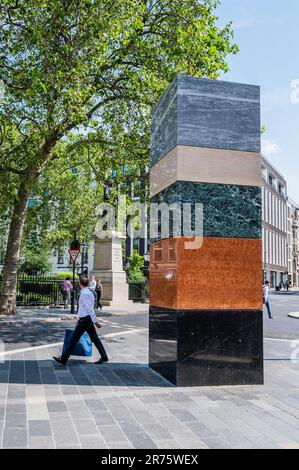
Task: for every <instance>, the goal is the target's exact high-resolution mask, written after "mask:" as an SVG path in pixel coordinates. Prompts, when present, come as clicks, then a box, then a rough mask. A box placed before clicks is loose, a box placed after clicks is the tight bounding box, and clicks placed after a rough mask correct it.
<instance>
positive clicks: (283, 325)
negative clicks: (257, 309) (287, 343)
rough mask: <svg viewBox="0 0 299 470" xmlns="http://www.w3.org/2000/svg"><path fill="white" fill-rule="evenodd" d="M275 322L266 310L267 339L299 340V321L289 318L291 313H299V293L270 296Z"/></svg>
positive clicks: (265, 330) (265, 331) (265, 326)
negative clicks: (270, 318)
mask: <svg viewBox="0 0 299 470" xmlns="http://www.w3.org/2000/svg"><path fill="white" fill-rule="evenodd" d="M270 303H271V309H272V313H273V316H274V317H275V319H274V320H269V319H268V316H267V313H266V309H265V313H264V336H265V338H279V339H298V340H299V320H296V319H295V318H290V317H288V314H289V313H291V312H299V293H296V294H274V293H272V294H271V296H270Z"/></svg>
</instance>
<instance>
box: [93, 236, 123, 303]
mask: <svg viewBox="0 0 299 470" xmlns="http://www.w3.org/2000/svg"><path fill="white" fill-rule="evenodd" d="M123 238H125V237H124V236H123V235H121V234H120V233H117V232H112V233H110V235H109V237H107V238H98V237H96V238H95V247H94V262H93V270H92V274H94V275H95V276H96V277H100V278H101V281H102V285H103V304H104V305H110V306H113V305H124V304H128V303H129V300H128V299H129V289H128V284H127V280H126V273H125V271H124V269H123V258H122V239H123Z"/></svg>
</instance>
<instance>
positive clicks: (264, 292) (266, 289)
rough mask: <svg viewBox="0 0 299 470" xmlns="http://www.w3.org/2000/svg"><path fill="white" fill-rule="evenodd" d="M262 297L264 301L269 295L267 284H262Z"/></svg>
mask: <svg viewBox="0 0 299 470" xmlns="http://www.w3.org/2000/svg"><path fill="white" fill-rule="evenodd" d="M263 297H265V302H267V301H268V297H269V286H267V284H265V285H264V286H263Z"/></svg>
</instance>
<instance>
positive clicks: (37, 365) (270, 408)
mask: <svg viewBox="0 0 299 470" xmlns="http://www.w3.org/2000/svg"><path fill="white" fill-rule="evenodd" d="M271 299H272V304H273V310H274V313H275V316H276V319H277V321H276V320H273V321H270V320H268V319H267V318H266V316H265V336H266V338H265V385H264V386H244V387H242V386H238V387H220V388H216V387H205V388H175V387H174V386H172V385H171V384H170V383H169V382H167V381H166V380H164V379H162V378H161V377H160V376H159V375H157V374H156V373H155V372H153V371H152V370H151V369H149V368H148V366H147V343H148V330H147V321H148V318H147V306H146V305H136V306H134V307H132V308H131V311H130V312H129V315H127V316H126V315H125V314H124V312H121V311H119V312H117V311H116V312H114V315H112V316H104V317H103V318H102V319H101V322H102V323H103V330H102V334H103V339H104V343H105V346H106V348H107V351H108V353H109V355H110V362H109V364H105V365H95V364H93V361H94V360H96V359H97V355H96V353H95V356H94V358H92V359H88V360H85V359H84V360H82V358H81V359H76V358H73V359H72V360H70V362H69V364H68V367H67V368H62V367H60V366H59V365H58V364H57V365H56V364H54V363H53V361H52V360H51V357H52V355H55V354H58V352H59V351H60V348H61V341H62V340H63V334H64V330H65V328H66V327H72V326H73V325H74V321H73V320H70V319H69V318H70V317H69V316H67V315H66V316H65V314H64V312H63V311H60V312H57V311H56V312H52V311H48V310H42V311H41V310H40V311H39V310H34V311H31V312H29V311H28V310H26V309H25V310H22V312H20V314H19V315H18V318H17V319H13V320H11V319H5V318H3V317H2V318H1V319H0V327H1V339H2V340H4V341H5V350H4V351H3V352H1V353H0V361H1V362H0V445H1V447H2V448H78V449H80V448H97V449H113V448H120V449H129V448H137V449H139V448H160V449H166V448H169V449H170V448H178V449H180V448H181V449H184V448H193V449H206V448H217V449H218V448H221V449H223V448H237V449H239V448H249V449H256V448H270V449H275V448H282V449H288V448H299V364H298V363H297V360H298V361H299V343H298V344H297V343H296V342H294V341H293V340H294V339H296V338H298V339H299V321H298V320H295V319H290V318H288V317H287V313H288V311H295V310H296V307H297V311H299V296H297V295H294V296H288V297H286V296H274V295H273V296H272V297H271ZM134 312H135V313H134ZM107 313H109V309H107ZM110 313H113V312H110ZM63 317H64V319H62V318H63ZM281 325H282V326H281ZM279 329H283V331H281V337H279ZM276 330H277V331H276ZM294 331H295V332H296V331H298V334H297V335H296V336H295V335H294ZM14 334H15V336H14Z"/></svg>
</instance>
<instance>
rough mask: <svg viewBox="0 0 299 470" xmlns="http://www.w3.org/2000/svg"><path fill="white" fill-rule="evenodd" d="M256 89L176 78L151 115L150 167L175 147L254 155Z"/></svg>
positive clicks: (257, 110)
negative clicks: (231, 151)
mask: <svg viewBox="0 0 299 470" xmlns="http://www.w3.org/2000/svg"><path fill="white" fill-rule="evenodd" d="M260 127H261V124H260V87H258V86H254V85H246V84H241V83H232V82H225V81H218V80H209V79H199V78H193V77H187V76H178V77H177V78H176V79H175V80H174V82H173V83H172V85H171V86H170V88H169V89H168V90H167V92H166V93H165V95H164V96H163V97H162V99H161V100H160V102H159V103H158V105H157V106H156V108H155V109H154V110H153V113H152V129H151V135H152V140H151V163H152V165H154V164H155V163H157V161H159V160H160V159H161V158H162V157H164V156H165V155H166V154H167V153H168V152H169V151H170V150H171V149H173V148H174V147H175V146H176V145H188V146H189V145H190V146H193V147H209V148H220V149H230V150H244V151H248V152H257V153H259V152H260Z"/></svg>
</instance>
